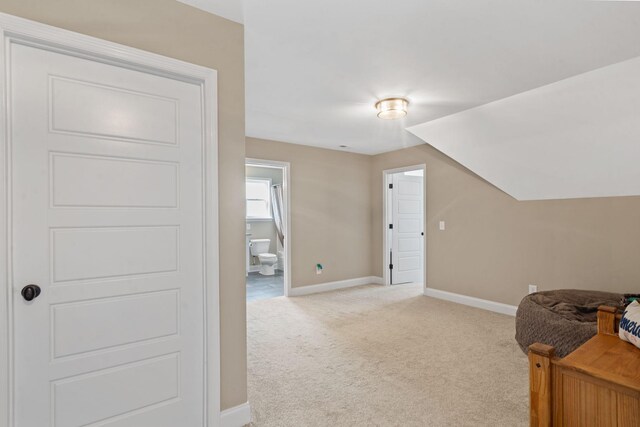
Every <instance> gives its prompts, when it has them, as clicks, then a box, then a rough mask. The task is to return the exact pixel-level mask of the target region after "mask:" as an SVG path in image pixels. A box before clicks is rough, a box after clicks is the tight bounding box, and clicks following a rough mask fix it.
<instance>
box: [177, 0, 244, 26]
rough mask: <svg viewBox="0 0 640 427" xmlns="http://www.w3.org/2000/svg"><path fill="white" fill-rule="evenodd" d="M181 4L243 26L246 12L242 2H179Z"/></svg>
mask: <svg viewBox="0 0 640 427" xmlns="http://www.w3.org/2000/svg"><path fill="white" fill-rule="evenodd" d="M178 1H179V2H180V3H184V4H188V5H189V6H193V7H197V8H198V9H202V10H204V11H206V12H209V13H213V14H214V15H218V16H222V17H223V18H226V19H229V20H231V21H235V22H238V23H240V24H242V23H243V22H244V11H243V5H242V0H178Z"/></svg>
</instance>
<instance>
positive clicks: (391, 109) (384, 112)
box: [376, 98, 409, 120]
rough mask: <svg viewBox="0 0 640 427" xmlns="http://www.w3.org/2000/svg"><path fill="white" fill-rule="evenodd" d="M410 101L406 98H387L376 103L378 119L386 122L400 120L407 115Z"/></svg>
mask: <svg viewBox="0 0 640 427" xmlns="http://www.w3.org/2000/svg"><path fill="white" fill-rule="evenodd" d="M408 106H409V101H407V100H406V99H404V98H387V99H382V100H380V101H378V102H376V110H378V117H380V118H381V119H386V120H393V119H400V118H402V117H404V116H406V115H407V107H408Z"/></svg>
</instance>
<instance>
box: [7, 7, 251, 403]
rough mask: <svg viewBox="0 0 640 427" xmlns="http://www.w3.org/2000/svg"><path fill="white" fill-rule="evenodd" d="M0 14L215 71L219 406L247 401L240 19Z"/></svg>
mask: <svg viewBox="0 0 640 427" xmlns="http://www.w3.org/2000/svg"><path fill="white" fill-rule="evenodd" d="M0 12H4V13H8V14H12V15H17V16H21V17H24V18H28V19H32V20H35V21H40V22H44V23H46V24H50V25H54V26H56V27H61V28H65V29H68V30H71V31H76V32H79V33H84V34H88V35H91V36H94V37H98V38H101V39H105V40H110V41H114V42H116V43H121V44H124V45H128V46H133V47H136V48H139V49H143V50H147V51H150V52H155V53H159V54H161V55H165V56H169V57H172V58H178V59H181V60H183V61H187V62H191V63H194V64H198V65H203V66H205V67H209V68H213V69H216V70H218V107H219V113H218V123H219V131H218V138H219V149H218V151H219V159H220V162H219V177H220V224H222V225H223V226H221V227H220V245H221V248H222V250H221V251H220V266H221V271H220V306H221V329H222V331H221V346H222V354H221V359H222V360H221V364H222V366H221V369H222V378H221V381H222V385H221V387H222V390H221V392H222V396H221V406H222V409H225V408H229V407H232V406H235V405H239V404H242V403H244V402H246V400H247V386H246V384H247V380H246V371H247V364H246V321H245V318H246V316H245V308H246V305H245V287H244V270H245V266H244V259H245V252H244V251H245V248H244V243H243V240H244V228H245V223H244V218H243V217H242V215H238V214H237V213H238V212H243V211H244V39H243V38H244V34H243V32H244V30H243V27H242V25H240V24H236V23H234V22H231V21H228V20H226V19H223V18H220V17H218V16H214V15H211V14H208V13H205V12H202V11H200V10H197V9H194V8H192V7H189V6H186V5H183V4H182V3H178V2H176V1H174V0H134V1H132V0H99V1H97V0H96V1H90V0H55V1H47V0H0Z"/></svg>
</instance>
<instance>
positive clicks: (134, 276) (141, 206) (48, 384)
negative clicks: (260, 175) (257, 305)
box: [9, 44, 205, 427]
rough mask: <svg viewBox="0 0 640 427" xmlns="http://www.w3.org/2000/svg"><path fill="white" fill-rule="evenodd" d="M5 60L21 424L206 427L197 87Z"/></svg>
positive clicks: (47, 56)
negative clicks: (24, 292) (36, 289)
mask: <svg viewBox="0 0 640 427" xmlns="http://www.w3.org/2000/svg"><path fill="white" fill-rule="evenodd" d="M10 58H11V62H10V64H11V66H10V70H9V87H10V117H11V119H10V141H11V147H12V148H11V150H12V151H11V180H12V181H11V189H12V193H11V204H10V205H11V214H12V226H11V227H12V228H11V232H12V234H13V243H14V244H13V251H12V264H11V265H12V285H13V291H14V292H13V295H14V300H13V306H14V319H13V330H14V349H15V350H14V384H15V387H14V418H15V426H16V427H45V426H47V427H48V426H51V427H76V426H107V425H108V426H132V427H134V426H135V427H146V426H149V427H162V426H166V427H177V426H184V427H191V426H202V425H203V416H204V415H203V414H204V406H203V405H204V384H205V382H204V354H205V349H204V348H203V347H204V342H205V341H204V339H205V338H204V332H203V328H204V323H203V322H204V308H203V307H204V301H203V290H204V285H203V283H204V277H203V276H204V274H203V253H204V252H203V239H204V236H203V185H204V184H203V170H202V151H203V137H202V127H203V120H202V113H203V111H202V108H203V107H202V94H201V88H200V86H199V85H196V84H191V83H187V82H183V81H178V80H174V79H172V78H168V77H160V76H158V75H153V74H150V73H146V72H143V71H136V70H133V69H128V68H125V67H122V66H116V65H110V64H108V63H106V62H97V61H95V60H91V59H87V58H81V57H75V56H70V55H67V54H64V53H58V52H53V51H49V50H46V49H44V48H38V47H31V46H26V45H20V44H14V45H12V47H11V57H10ZM30 284H33V285H37V286H38V287H39V288H40V289H41V294H40V295H39V296H38V297H37V298H35V299H33V300H32V301H27V300H26V299H25V298H24V297H23V295H22V294H21V291H22V290H23V289H24V287H25V286H27V285H30ZM32 289H34V288H32ZM27 297H30V295H29V294H28V293H27Z"/></svg>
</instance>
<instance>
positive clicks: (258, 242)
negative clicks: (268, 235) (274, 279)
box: [249, 239, 278, 276]
mask: <svg viewBox="0 0 640 427" xmlns="http://www.w3.org/2000/svg"><path fill="white" fill-rule="evenodd" d="M270 243H271V239H251V240H250V241H249V246H250V248H251V255H253V256H257V257H258V261H260V274H262V275H263V276H273V275H274V274H275V267H276V263H277V262H278V256H277V255H275V254H270V253H269V244H270Z"/></svg>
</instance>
